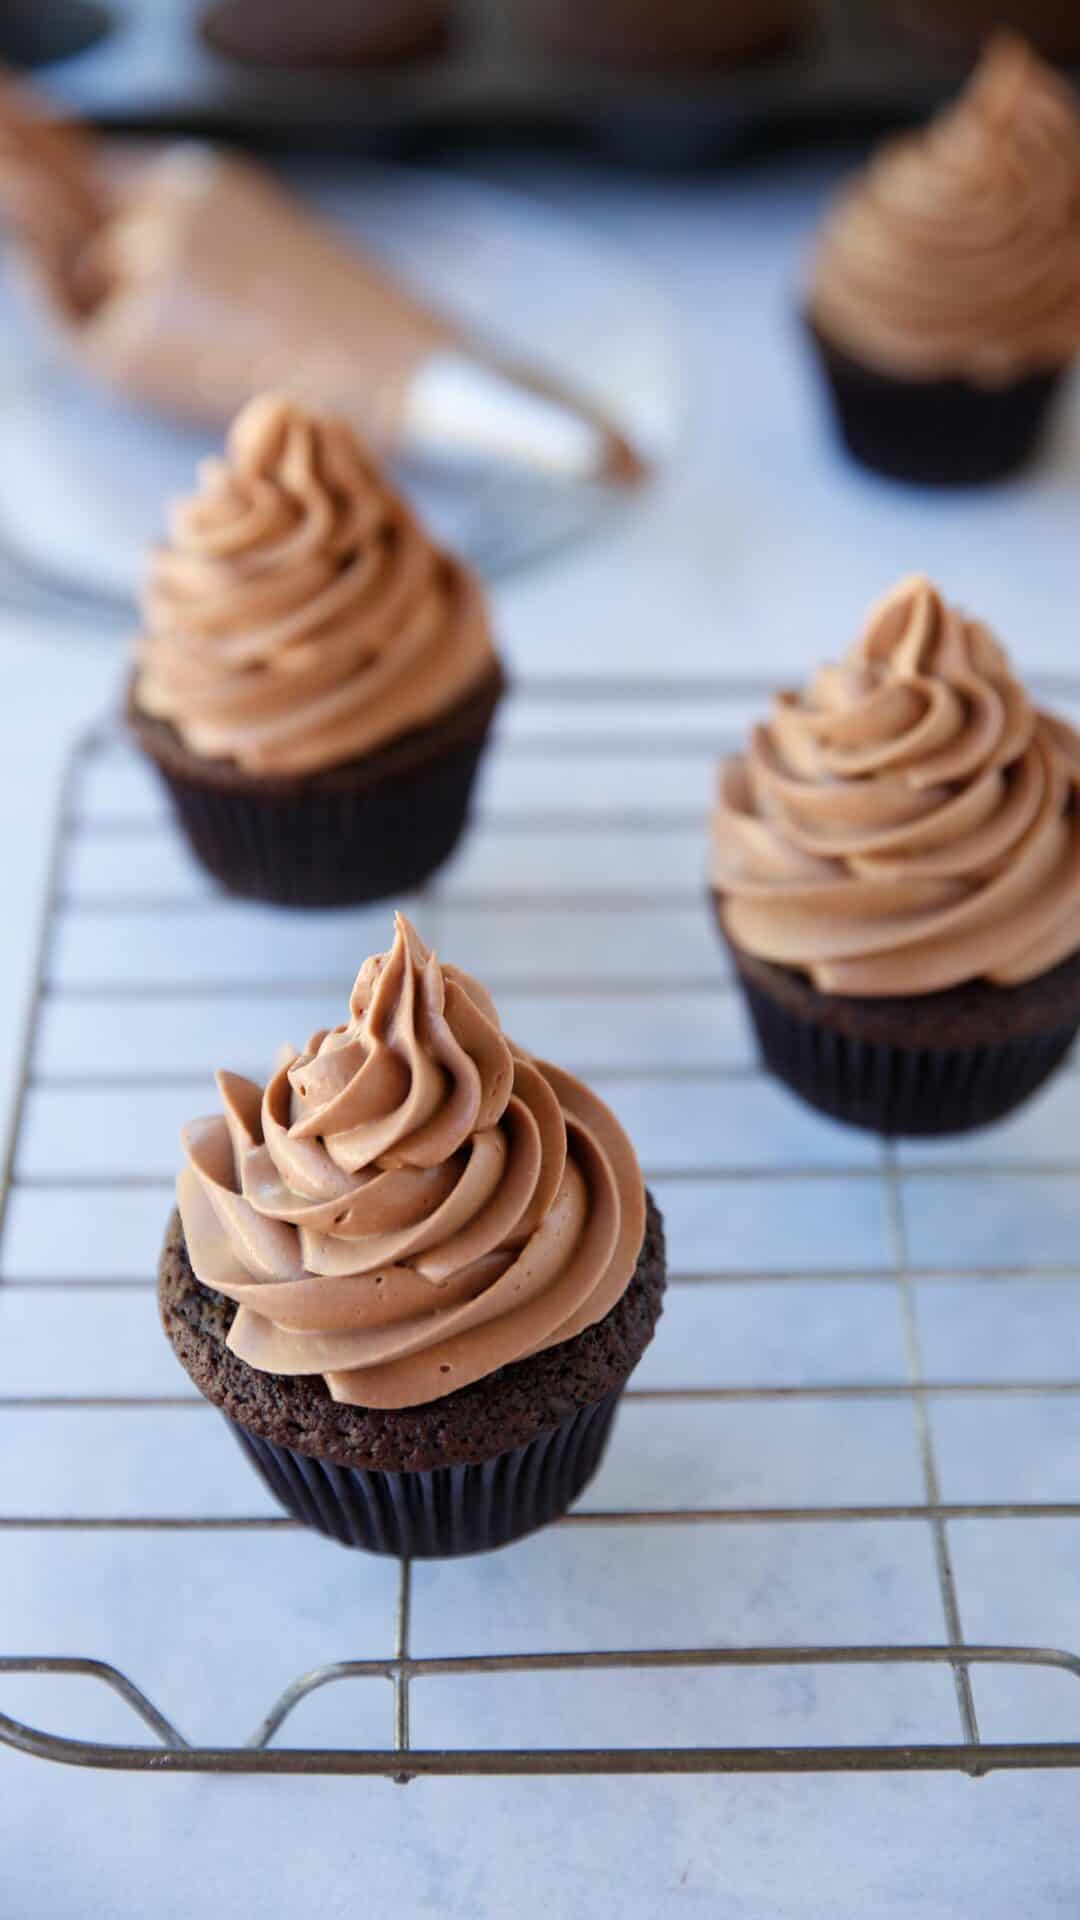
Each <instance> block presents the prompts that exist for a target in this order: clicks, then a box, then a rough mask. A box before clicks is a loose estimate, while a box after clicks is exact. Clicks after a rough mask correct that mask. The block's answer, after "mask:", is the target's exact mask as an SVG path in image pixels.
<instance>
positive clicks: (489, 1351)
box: [159, 916, 665, 1556]
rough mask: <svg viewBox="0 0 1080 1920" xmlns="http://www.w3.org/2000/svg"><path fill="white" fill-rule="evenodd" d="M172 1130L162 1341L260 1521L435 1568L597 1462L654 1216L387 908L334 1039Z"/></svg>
mask: <svg viewBox="0 0 1080 1920" xmlns="http://www.w3.org/2000/svg"><path fill="white" fill-rule="evenodd" d="M218 1085H219V1089H220V1095H221V1107H222V1111H221V1112H220V1114H217V1115H215V1116H213V1117H211V1118H209V1119H204V1120H196V1121H193V1122H192V1123H191V1125H190V1126H188V1127H186V1128H185V1129H184V1134H183V1143H184V1148H185V1152H186V1165H185V1167H184V1170H183V1171H182V1172H181V1174H180V1177H179V1180H178V1183H177V1202H178V1210H177V1212H176V1213H174V1215H173V1217H172V1219H171V1221H170V1223H169V1226H168V1230H167V1234H166V1239H165V1245H164V1250H163V1252H162V1256H161V1264H160V1270H159V1295H160V1303H161V1312H162V1318H163V1322H164V1326H165V1331H166V1333H167V1335H168V1337H169V1339H170V1341H171V1342H172V1345H173V1347H174V1349H175V1351H176V1353H177V1355H178V1357H179V1359H180V1361H181V1363H182V1365H183V1366H184V1367H185V1368H186V1370H187V1372H188V1373H189V1375H190V1376H191V1378H192V1379H193V1380H194V1382H195V1384H196V1386H197V1387H198V1388H199V1389H200V1391H201V1392H202V1393H203V1394H205V1395H206V1397H207V1398H208V1399H209V1400H211V1401H212V1402H213V1403H214V1404H215V1405H216V1406H218V1407H220V1408H221V1410H222V1412H223V1413H224V1414H225V1416H226V1418H227V1419H228V1420H229V1422H230V1423H231V1425H232V1426H233V1428H234V1430H235V1433H236V1436H237V1438H238V1439H239V1441H240V1442H241V1444H242V1446H243V1447H244V1450H245V1451H246V1453H247V1454H248V1455H249V1457H250V1458H251V1460H252V1461H253V1463H254V1464H255V1466H256V1467H257V1469H258V1471H259V1472H260V1474H261V1475H262V1477H263V1479H264V1480H265V1481H266V1483H267V1485H268V1486H269V1487H270V1488H271V1490H272V1492H273V1493H274V1494H275V1496H276V1497H277V1499H278V1500H279V1501H280V1502H281V1503H282V1505H283V1506H284V1507H285V1508H286V1510H287V1511H288V1512H289V1513H291V1514H292V1515H293V1516H294V1517H295V1518H296V1519H298V1520H300V1521H302V1522H303V1523H304V1524H306V1525H308V1526H311V1527H314V1528H317V1529H318V1530H319V1531H320V1532H322V1533H327V1534H330V1535H331V1536H332V1537H333V1538H335V1539H337V1540H339V1541H341V1542H342V1543H343V1544H345V1545H347V1546H353V1547H367V1548H370V1549H372V1550H373V1551H376V1552H382V1553H395V1554H402V1555H427V1556H441V1555H446V1554H457V1553H471V1552H478V1551H480V1550H482V1549H485V1548H488V1547H496V1546H502V1545H504V1544H505V1543H506V1542H507V1541H509V1540H513V1539H515V1538H517V1537H518V1536H519V1535H520V1534H524V1533H529V1532H532V1531H533V1530H534V1529H535V1528H537V1527H539V1526H542V1525H544V1524H545V1523H546V1522H547V1521H549V1520H552V1519H555V1518H557V1517H558V1515H559V1514H560V1513H562V1512H564V1511H565V1509H566V1507H567V1506H568V1505H569V1504H570V1503H571V1501H572V1500H574V1499H575V1498H576V1497H577V1495H578V1494H579V1493H580V1492H581V1490H582V1488H583V1487H584V1486H585V1484H586V1483H587V1481H588V1480H589V1479H590V1477H591V1476H592V1474H593V1473H594V1472H595V1470H596V1467H597V1466H598V1464H599V1461H600V1458H601V1455H602V1453H603V1450H604V1446H605V1444H606V1441H607V1438H608V1434H609V1431H610V1428H611V1424H612V1420H613V1417H614V1412H615V1407H616V1403H617V1401H618V1399H619V1396H620V1394H621V1392H622V1389H623V1387H624V1385H625V1383H626V1380H627V1378H628V1376H629V1374H630V1373H631V1371H632V1369H633V1368H634V1366H635V1365H636V1364H637V1361H638V1360H639V1359H640V1357H641V1355H642V1353H643V1352H644V1349H645V1347H646V1346H647V1345H648V1343H649V1341H650V1339H651V1338H652V1334H653V1329H654V1327H655V1324H656V1321H657V1319H658V1317H659V1314H660V1310H661V1300H662V1295H663V1290H664V1278H665V1268H664V1242H663V1232H662V1226H661V1221H660V1216H659V1214H658V1212H657V1210H656V1208H655V1206H654V1205H653V1202H652V1200H651V1198H650V1197H649V1196H648V1195H647V1194H646V1191H645V1187H644V1184H643V1181H642V1176H641V1172H640V1169H639V1167H638V1163H637V1160H636V1158H635V1155H634V1151H633V1148H632V1147H631V1145H630V1142H629V1141H628V1139H627V1138H626V1135H625V1134H624V1133H623V1130H622V1128H621V1127H620V1126H619V1124H618V1122H617V1121H616V1119H615V1118H614V1116H613V1115H612V1114H611V1113H610V1112H609V1111H608V1109H607V1108H606V1107H605V1106H604V1105H603V1104H602V1103H601V1102H600V1101H599V1100H598V1099H597V1098H596V1097H595V1095H594V1094H592V1093H590V1092H589V1091H588V1090H587V1089H586V1088H585V1087H584V1086H582V1085H581V1083H580V1082H579V1081H577V1080H575V1079H573V1078H572V1077H571V1076H570V1075H569V1074H566V1073H562V1072H561V1071H560V1070H559V1069H558V1068H556V1067H552V1066H549V1065H547V1064H546V1063H545V1062H543V1061H539V1060H534V1059H532V1058H530V1057H529V1056H528V1055H527V1054H525V1053H522V1052H521V1051H520V1050H519V1049H518V1048H516V1047H515V1046H514V1045H513V1044H512V1043H511V1042H510V1041H509V1040H508V1039H507V1038H506V1037H505V1035H504V1034H503V1033H502V1031H501V1028H500V1026H499V1021H498V1015H497V1014H496V1011H495V1008H494V1006H493V1005H492V1002H491V1000H490V998H489V997H488V995H487V993H486V992H485V990H484V988H483V987H481V986H480V985H479V983H478V982H477V981H475V980H473V979H471V978H470V977H469V976H468V975H467V974H464V973H461V972H459V971H458V970H457V969H456V968H454V967H452V966H444V965H440V963H439V961H438V960H437V959H436V957H435V955H434V954H432V953H430V952H429V951H428V950H427V948H426V947H425V946H424V945H423V943H422V941H421V940H420V939H419V937H418V936H417V934H416V933H415V932H414V930H413V928H412V927H411V926H410V925H409V924H408V922H407V921H405V920H403V919H402V918H401V917H400V916H399V917H398V919H397V921H396V926H395V934H394V941H393V945H392V947H391V949H390V950H389V952H388V953H385V954H379V955H377V956H375V957H374V958H372V959H370V960H368V961H366V962H365V964H364V965H363V966H362V967H361V969H360V972H359V974H358V975H357V979H356V983H355V985H354V987H353V991H352V996H351V999H350V1002H349V1009H348V1017H347V1020H346V1021H345V1023H344V1024H343V1025H342V1026H339V1027H335V1028H333V1029H331V1030H330V1031H329V1032H321V1033H316V1034H315V1035H313V1036H312V1038H311V1039H310V1040H309V1041H308V1044H307V1046H306V1048H305V1049H304V1051H303V1052H302V1053H294V1052H292V1051H291V1050H290V1049H285V1050H284V1053H283V1054H282V1055H281V1056H279V1060H278V1064H277V1066H276V1068H275V1069H274V1071H273V1072H272V1073H271V1075H270V1078H269V1079H268V1081H267V1082H266V1084H265V1086H259V1085H256V1084H255V1083H253V1082H252V1081H249V1080H244V1079H241V1078H240V1077H239V1076H238V1075H236V1074H220V1075H219V1076H218Z"/></svg>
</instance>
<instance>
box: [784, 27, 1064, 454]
mask: <svg viewBox="0 0 1080 1920" xmlns="http://www.w3.org/2000/svg"><path fill="white" fill-rule="evenodd" d="M807 318H808V321H809V327H810V332H811V335H812V338H813V340H814V342H815V343H816V347H817V351H818V354H819V356H820V360H821V365H822V368H823V370H824V374H825V378H826V382H827V386H828V389H829V391H830V394H831V397H832V401H833V404H834V407H835V412H836V418H837V422H838V425H839V429H840V432H841V435H842V437H843V439H844V441H845V442H846V444H847V446H848V448H849V450H850V452H851V453H852V454H854V455H855V457H856V458H857V459H859V460H861V461H862V462H863V463H864V464H865V465H866V466H868V467H872V468H875V469H876V470H877V471H879V472H881V473H886V474H890V475H892V476H893V477H894V478H896V479H900V480H909V481H917V482H924V483H927V484H931V485H943V486H950V485H957V486H962V485H973V484H978V483H981V482H984V481H990V480H995V479H998V478H1000V477H1001V476H1003V475H1005V474H1007V473H1010V472H1011V471H1013V470H1014V469H1015V468H1017V467H1019V466H1020V465H1022V464H1023V462H1024V461H1025V460H1027V459H1028V458H1029V456H1030V455H1031V454H1032V452H1033V451H1034V449H1035V447H1036V445H1037V443H1038V439H1039V435H1040V432H1041V430H1042V427H1043V425H1044V422H1045V420H1046V417H1047V414H1048V412H1049V408H1050V403H1051V401H1052V399H1053V397H1054V394H1055V392H1056V390H1057V388H1058V387H1059V385H1060V383H1061V380H1062V376H1063V374H1064V373H1065V370H1066V369H1067V368H1068V367H1069V365H1070V364H1071V362H1072V360H1073V358H1074V357H1075V354H1076V352H1077V349H1078V347H1080V120H1078V116H1077V111H1076V102H1075V98H1074V96H1073V94H1072V91H1071V89H1070V88H1069V86H1068V85H1067V83H1066V82H1065V81H1064V80H1063V79H1062V78H1061V77H1060V76H1059V75H1058V74H1056V73H1054V72H1053V71H1052V69H1051V68H1050V67H1048V66H1046V65H1044V64H1043V62H1042V61H1040V60H1039V59H1038V58H1037V57H1036V55H1035V54H1033V53H1032V52H1031V51H1030V50H1029V49H1028V48H1027V47H1026V46H1025V45H1024V44H1023V42H1022V41H1019V40H1016V39H1013V38H1000V39H997V40H995V41H994V42H993V43H992V44H991V46H990V47H989V49H988V51H987V52H986V54H985V55H984V56H983V58H982V60H981V61H980V63H979V66H978V68H977V69H976V72H975V74H974V77H973V78H972V80H971V81H970V83H969V85H968V87H967V89H966V91H965V92H964V94H963V95H962V96H961V98H960V99H959V101H958V102H957V103H956V104H955V105H954V106H953V107H952V108H951V109H950V110H949V111H948V112H946V113H944V114H942V115H941V116H940V117H939V118H938V119H937V120H935V121H934V122H933V123H932V124H931V126H930V127H929V128H927V129H926V130H925V131H924V132H921V133H916V134H910V135H907V136H905V137H904V138H901V139H898V140H894V141H891V142H889V143H888V144H886V145H885V146H884V147H883V148H882V149H881V150H880V152H879V153H878V154H877V155H876V156H875V157H874V159H873V160H872V161H871V163H870V166H869V167H868V169H867V170H866V172H865V173H864V174H862V175H861V176H860V177H859V178H858V179H857V180H856V181H855V182H854V183H853V184H852V185H850V186H849V187H848V188H847V189H846V190H845V191H844V192H843V193H842V194H841V196H840V198H839V200H838V201H837V203H836V205H835V207H834V208H833V210H832V212H831V213H830V215H829V217H828V219H827V222H826V225H825V230H824V233H823V235H822V239H821V243H820V246H819V249H818V253H817V258H816V260H815V263H814V267H813V274H812V280H811V286H810V293H809V301H808V309H807Z"/></svg>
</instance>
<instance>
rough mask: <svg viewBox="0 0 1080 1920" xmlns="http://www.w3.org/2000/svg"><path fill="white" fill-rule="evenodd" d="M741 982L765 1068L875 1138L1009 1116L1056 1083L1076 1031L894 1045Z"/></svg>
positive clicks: (943, 1130)
mask: <svg viewBox="0 0 1080 1920" xmlns="http://www.w3.org/2000/svg"><path fill="white" fill-rule="evenodd" d="M739 978H740V984H741V986H742V989H743V992H744V993H745V995H746V998H747V1003H748V1005H749V1008H750V1013H751V1016H752V1019H753V1023H754V1028H755V1031H756V1033H757V1038H758V1044H759V1046H760V1048H761V1053H762V1057H763V1059H764V1062H765V1065H766V1066H767V1067H768V1068H769V1071H770V1072H771V1073H774V1074H775V1075H776V1076H777V1078H778V1079H780V1080H783V1081H784V1083H785V1084H786V1085H787V1086H789V1087H790V1088H791V1089H792V1091H793V1092H794V1093H797V1094H799V1095H800V1096H801V1098H802V1099H803V1100H805V1101H807V1102H808V1104H809V1105H810V1106H812V1107H816V1108H818V1110H819V1111H820V1112H821V1113H827V1114H830V1115H831V1116H832V1118H833V1119H834V1120H846V1121H848V1122H849V1123H850V1124H851V1125H852V1126H857V1127H865V1128H868V1129H870V1130H871V1131H872V1132H874V1133H881V1134H886V1135H894V1134H906V1135H916V1136H919V1135H921V1136H926V1135H933V1134H948V1133H966V1132H968V1131H969V1130H970V1129H971V1128H973V1127H982V1126H987V1125H989V1123H990V1122H991V1121H994V1120H1000V1119H1002V1118H1003V1117H1004V1115H1005V1114H1007V1113H1011V1112H1012V1110H1013V1108H1014V1107H1018V1106H1020V1105H1021V1104H1022V1102H1023V1101H1025V1100H1027V1099H1028V1098H1030V1096H1031V1095H1032V1094H1033V1093H1034V1092H1035V1091H1036V1090H1037V1089H1038V1088H1039V1087H1041V1086H1042V1084H1043V1082H1044V1081H1045V1080H1048V1079H1049V1077H1050V1075H1051V1074H1052V1073H1053V1071H1054V1069H1055V1067H1057V1066H1059V1065H1060V1063H1061V1061H1062V1060H1063V1059H1064V1058H1065V1055H1066V1054H1067V1053H1068V1051H1069V1048H1070V1047H1071V1045H1072V1043H1073V1040H1074V1039H1075V1037H1076V1032H1077V1023H1076V1022H1075V1021H1073V1022H1072V1023H1071V1024H1069V1025H1066V1026H1059V1027H1055V1028H1053V1029H1052V1030H1051V1031H1049V1032H1046V1033H1029V1034H1025V1035H1023V1036H1021V1037H1019V1038H1017V1039H1014V1040H1005V1039H1003V1040H997V1041H994V1042H991V1043H989V1044H987V1045H985V1046H971V1047H948V1046H911V1047H900V1046H895V1045H889V1044H888V1043H887V1042H885V1041H882V1040H868V1039H862V1038H858V1037H856V1036H854V1035H852V1034H849V1033H844V1032H842V1031H840V1030H839V1029H837V1028H836V1027H833V1026H830V1025H826V1024H825V1023H824V1022H822V1023H820V1024H815V1023H814V1022H813V1021H812V1020H807V1019H803V1018H800V1016H799V1015H798V1014H796V1013H793V1012H792V1011H791V1009H790V1008H788V1007H785V1006H782V1005H781V1003H780V1002H779V1001H778V1000H777V999H775V998H774V997H773V995H772V994H770V993H768V992H766V990H765V989H764V988H763V987H762V986H761V985H760V984H759V983H758V982H757V981H755V980H751V979H749V978H747V976H746V975H745V974H740V976H739Z"/></svg>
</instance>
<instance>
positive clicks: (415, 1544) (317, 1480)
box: [223, 1387, 622, 1560]
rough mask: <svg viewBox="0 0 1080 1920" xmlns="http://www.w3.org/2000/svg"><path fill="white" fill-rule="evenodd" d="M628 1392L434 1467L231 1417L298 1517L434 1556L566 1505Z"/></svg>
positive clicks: (352, 1536)
mask: <svg viewBox="0 0 1080 1920" xmlns="http://www.w3.org/2000/svg"><path fill="white" fill-rule="evenodd" d="M621 1393H622V1389H621V1387H620V1388H618V1389H616V1391H615V1392H614V1393H609V1394H607V1395H606V1396H605V1398H604V1399H602V1400H598V1401H597V1402H596V1403H595V1405H593V1406H590V1407H579V1408H578V1409H577V1411H576V1412H574V1413H573V1414H571V1415H570V1416H569V1417H568V1418H567V1419H566V1420H564V1421H563V1422H562V1424H561V1425H560V1426H558V1427H556V1428H555V1430H554V1431H553V1432H551V1433H541V1434H538V1435H537V1437H536V1438H535V1439H534V1440H530V1441H529V1442H528V1443H527V1445H525V1446H523V1447H513V1448H510V1449H508V1450H507V1451H506V1452H504V1453H499V1454H496V1455H495V1456H494V1458H493V1459H491V1460H485V1461H483V1462H482V1463H480V1464H479V1465H474V1466H457V1467H435V1468H432V1469H431V1470H430V1471H428V1472H426V1473H422V1472H416V1473H383V1472H372V1471H367V1470H365V1469H363V1468H360V1467H339V1466H335V1465H334V1464H333V1463H332V1462H330V1461H323V1460H314V1459H311V1458H310V1457H309V1456H308V1455H306V1454H303V1453H297V1452H296V1451H295V1450H294V1449H293V1448H291V1447H283V1446H280V1445H278V1444H277V1443H276V1442H274V1441H270V1440H263V1439H260V1438H259V1437H258V1436H257V1435H255V1434H253V1433H249V1432H248V1431H247V1430H246V1428H244V1427H241V1426H239V1425H238V1424H237V1423H236V1421H234V1420H232V1419H230V1418H229V1416H228V1414H225V1415H224V1416H223V1418H224V1419H225V1421H226V1423H227V1425H228V1426H229V1427H231V1429H232V1431H233V1433H234V1434H235V1435H236V1438H237V1440H238V1441H239V1442H240V1445H241V1447H242V1448H243V1450H244V1452H245V1453H246V1454H247V1456H248V1459H249V1460H250V1461H251V1462H252V1464H253V1466H254V1467H255V1469H256V1471H257V1472H258V1474H259V1476H260V1478H261V1479H262V1480H263V1481H264V1482H265V1484H266V1486H267V1487H269V1489H270V1492H271V1493H272V1494H273V1495H274V1498H275V1499H276V1500H277V1501H278V1502H279V1503H280V1505H281V1506H282V1507H284V1509H285V1511H286V1513H288V1514H291V1515H292V1517H293V1519H294V1520H299V1521H300V1522H301V1524H302V1525H303V1526H305V1527H313V1528H314V1529H315V1530H316V1532H318V1533H324V1534H327V1535H328V1536H329V1538H330V1539H332V1540H338V1541H340V1543H341V1545H342V1546H345V1547H362V1548H364V1549H365V1550H366V1551H367V1552H368V1553H388V1554H394V1555H396V1556H397V1557H398V1558H399V1559H413V1560H421V1559H425V1560H433V1559H447V1558H450V1557H452V1556H454V1555H456V1554H463V1553H486V1552H488V1551H489V1550H490V1549H491V1548H493V1547H505V1546H507V1545H508V1544H509V1542H510V1541H511V1540H520V1539H521V1538H522V1536H523V1535H524V1534H527V1533H535V1532H536V1530H537V1528H538V1527H544V1526H547V1525H548V1523H549V1521H552V1520H557V1519H558V1518H559V1515H560V1514H563V1513H565V1512H566V1510H567V1508H568V1507H569V1506H570V1505H571V1503H572V1502H573V1501H574V1500H576V1499H577V1497H578V1495H579V1493H581V1492H582V1490H583V1489H584V1488H585V1487H586V1486H587V1485H588V1483H589V1481H590V1480H591V1479H592V1477H593V1474H594V1473H595V1472H596V1469H597V1468H598V1466H599V1465H600V1462H601V1459H602V1458H603V1454H604V1449H605V1447H606V1446H607V1442H608V1436H609V1434H610V1432H611V1427H612V1423H613V1420H614V1417H615V1408H616V1406H617V1404H618V1401H619V1398H620V1395H621Z"/></svg>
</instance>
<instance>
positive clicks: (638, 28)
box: [509, 0, 808, 72]
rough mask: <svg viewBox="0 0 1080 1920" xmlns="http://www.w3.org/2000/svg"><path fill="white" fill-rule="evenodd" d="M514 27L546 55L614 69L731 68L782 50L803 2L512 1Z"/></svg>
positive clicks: (799, 25)
mask: <svg viewBox="0 0 1080 1920" xmlns="http://www.w3.org/2000/svg"><path fill="white" fill-rule="evenodd" d="M509 13H510V18H511V19H512V21H513V22H514V25H515V26H516V27H517V28H518V29H519V30H520V31H521V32H522V33H523V34H524V35H525V36H526V37H528V38H530V39H532V40H533V41H535V42H536V43H537V44H539V45H542V46H544V47H545V48H546V49H547V50H548V51H550V52H552V53H555V54H558V55H561V56H563V57H565V58H568V59H572V60H586V61H590V62H594V63H599V64H603V65H605V66H610V67H614V68H619V67H624V68H631V69H646V70H647V69H661V70H664V69H670V68H676V69H682V70H683V71H686V72H693V71H694V70H699V69H710V68H721V69H722V68H731V67H739V66H743V65H745V64H746V63H747V62H752V61H755V60H761V59H767V58H769V57H770V56H772V55H775V54H777V53H780V52H782V51H783V50H784V49H785V48H786V47H787V46H788V45H789V44H790V43H791V42H792V41H793V40H795V39H796V37H797V36H798V34H799V32H800V31H801V30H802V29H803V28H805V26H806V22H807V18H808V8H807V7H806V6H805V4H803V0H667V4H666V5H664V6H658V5H657V4H655V0H590V4H589V5H588V6H580V5H574V4H573V0H512V6H511V8H510V9H509Z"/></svg>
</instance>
